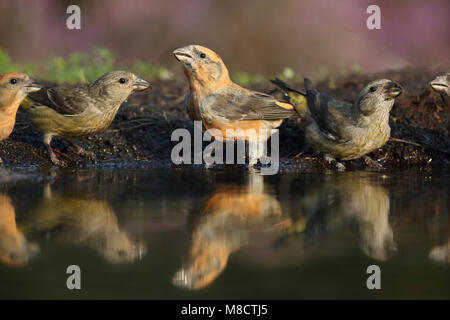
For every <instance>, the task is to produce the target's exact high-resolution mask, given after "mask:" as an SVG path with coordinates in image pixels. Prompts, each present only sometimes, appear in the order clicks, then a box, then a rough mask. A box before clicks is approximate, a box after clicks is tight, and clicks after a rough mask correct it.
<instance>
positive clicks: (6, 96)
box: [0, 72, 41, 162]
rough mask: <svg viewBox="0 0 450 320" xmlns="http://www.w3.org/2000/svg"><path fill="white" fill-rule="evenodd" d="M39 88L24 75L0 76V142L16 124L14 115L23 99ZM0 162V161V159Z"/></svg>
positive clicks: (15, 73)
mask: <svg viewBox="0 0 450 320" xmlns="http://www.w3.org/2000/svg"><path fill="white" fill-rule="evenodd" d="M40 89H41V86H40V85H39V84H37V83H36V81H35V80H34V79H31V78H30V77H29V76H27V75H26V74H24V73H20V72H10V73H5V74H1V75H0V141H2V140H4V139H6V138H8V137H9V135H10V134H11V132H12V131H13V129H14V125H15V123H16V113H17V109H19V106H20V104H21V103H22V101H23V99H24V98H25V97H26V96H27V95H28V94H29V93H32V92H36V91H38V90H40ZM0 162H1V159H0Z"/></svg>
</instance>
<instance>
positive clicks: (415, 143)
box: [389, 137, 425, 148]
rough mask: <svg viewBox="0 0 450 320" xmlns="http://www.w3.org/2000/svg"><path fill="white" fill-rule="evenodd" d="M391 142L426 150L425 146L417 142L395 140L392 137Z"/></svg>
mask: <svg viewBox="0 0 450 320" xmlns="http://www.w3.org/2000/svg"><path fill="white" fill-rule="evenodd" d="M389 140H391V141H394V142H400V143H406V144H412V145H413V146H417V147H421V148H425V146H423V145H421V144H419V143H417V142H412V141H408V140H403V139H399V138H393V137H391V138H390V139H389Z"/></svg>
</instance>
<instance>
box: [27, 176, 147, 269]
mask: <svg viewBox="0 0 450 320" xmlns="http://www.w3.org/2000/svg"><path fill="white" fill-rule="evenodd" d="M28 217H29V220H26V221H25V223H26V224H27V225H28V228H29V229H31V230H33V232H37V233H46V234H48V235H49V236H48V238H49V239H51V240H55V241H61V242H65V243H72V244H77V245H83V246H86V247H90V248H92V249H94V250H95V251H97V252H98V253H100V254H101V255H102V256H103V257H104V258H105V259H106V260H107V261H108V262H110V263H130V262H133V261H135V260H137V259H139V258H140V257H141V256H142V255H143V254H144V253H145V252H146V247H145V245H144V244H143V243H140V242H136V241H134V240H133V239H131V238H130V236H129V234H128V233H127V232H125V231H124V230H122V229H121V228H120V226H119V222H118V220H117V215H116V213H115V212H114V209H113V208H112V207H111V205H110V204H109V202H108V201H105V200H95V199H89V198H79V197H76V196H67V195H65V194H64V193H59V192H53V191H52V189H51V187H50V185H46V186H45V189H44V197H43V198H42V200H41V201H40V202H39V203H38V204H37V205H35V206H34V207H33V209H32V210H31V211H30V212H29V214H28Z"/></svg>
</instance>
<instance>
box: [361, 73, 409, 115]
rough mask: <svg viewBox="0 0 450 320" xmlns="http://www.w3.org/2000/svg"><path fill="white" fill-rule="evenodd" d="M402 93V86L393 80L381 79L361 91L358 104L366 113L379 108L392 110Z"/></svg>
mask: <svg viewBox="0 0 450 320" xmlns="http://www.w3.org/2000/svg"><path fill="white" fill-rule="evenodd" d="M401 93H402V87H401V86H400V85H399V84H398V83H396V82H393V81H391V80H387V79H381V80H375V81H372V82H370V83H369V84H368V85H367V86H365V87H364V88H363V89H362V90H361V92H360V93H359V96H358V100H357V104H358V107H359V108H360V110H361V111H362V112H363V113H364V114H372V113H373V112H375V111H377V110H383V111H388V112H389V111H391V109H392V106H393V105H394V100H395V98H396V97H398V96H399V95H400V94H401Z"/></svg>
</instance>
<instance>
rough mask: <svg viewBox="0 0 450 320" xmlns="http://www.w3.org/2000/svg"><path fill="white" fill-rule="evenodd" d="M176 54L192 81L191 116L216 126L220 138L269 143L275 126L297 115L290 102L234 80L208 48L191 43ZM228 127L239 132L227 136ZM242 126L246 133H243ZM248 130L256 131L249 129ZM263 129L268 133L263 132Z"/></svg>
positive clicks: (188, 99)
mask: <svg viewBox="0 0 450 320" xmlns="http://www.w3.org/2000/svg"><path fill="white" fill-rule="evenodd" d="M173 55H174V56H175V58H176V59H177V60H178V61H179V62H180V63H181V64H182V65H183V69H184V73H185V74H186V77H187V78H188V81H189V93H188V95H187V96H186V99H185V103H186V108H187V110H188V113H189V117H190V118H191V119H192V120H193V121H195V120H201V121H202V122H203V126H204V127H205V129H216V130H217V131H215V130H213V131H210V133H211V135H212V136H214V137H215V138H216V139H218V140H221V141H231V140H234V141H235V140H246V141H254V142H265V141H266V140H267V139H268V137H270V130H271V129H275V128H277V127H279V126H280V125H281V123H282V121H283V119H285V118H289V117H292V116H294V115H296V114H297V113H296V112H295V110H294V107H293V106H292V105H291V104H289V103H287V102H284V101H279V100H277V99H276V98H274V97H273V96H270V95H267V94H265V93H261V92H256V91H251V90H248V89H245V88H243V87H241V86H239V85H237V84H235V83H233V82H232V81H231V79H230V76H229V74H228V70H227V67H226V66H225V64H224V63H223V61H222V59H221V58H220V57H219V56H218V55H217V54H216V53H215V52H213V51H212V50H210V49H208V48H205V47H202V46H199V45H189V46H186V47H182V48H178V49H175V50H174V51H173ZM227 129H230V130H235V133H236V134H235V135H232V136H230V135H227V133H226V131H227ZM238 129H241V130H242V131H244V132H241V134H239V132H236V130H238ZM248 129H253V130H255V132H256V134H251V132H249V131H247V132H245V130H248ZM260 130H262V132H264V133H262V134H260ZM249 133H250V135H248V134H249ZM263 153H264V150H263V149H261V148H260V149H259V151H258V154H256V155H255V156H253V157H252V158H251V159H250V163H249V165H250V166H252V165H255V164H256V163H257V162H258V160H259V159H260V158H261V157H262V156H263Z"/></svg>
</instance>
